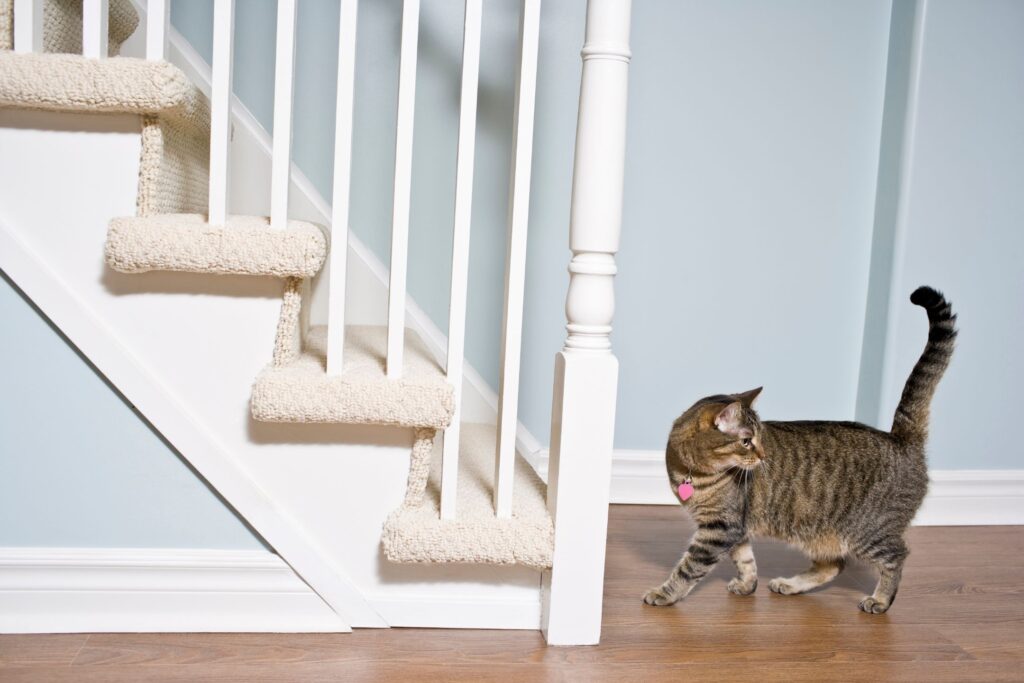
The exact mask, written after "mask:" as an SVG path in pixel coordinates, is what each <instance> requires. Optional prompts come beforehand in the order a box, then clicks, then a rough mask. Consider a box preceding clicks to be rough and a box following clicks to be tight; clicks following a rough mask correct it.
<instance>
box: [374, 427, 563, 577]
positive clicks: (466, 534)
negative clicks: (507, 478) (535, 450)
mask: <svg viewBox="0 0 1024 683" xmlns="http://www.w3.org/2000/svg"><path fill="white" fill-rule="evenodd" d="M495 436H496V429H495V427H493V426H491V425H479V424H463V425H462V430H461V439H460V441H459V486H458V495H457V498H456V507H457V511H456V515H455V518H454V519H450V520H445V519H441V515H440V509H441V501H440V498H441V496H440V492H441V453H440V448H439V447H436V446H435V448H434V452H433V453H428V454H426V455H418V454H417V453H416V452H415V451H414V452H413V458H414V459H416V458H417V457H426V458H429V461H430V467H429V477H427V478H426V481H425V482H424V486H423V487H422V489H419V490H418V487H417V486H416V482H415V481H414V477H413V476H412V475H410V481H409V488H410V495H407V496H406V501H405V503H404V504H403V505H402V507H400V508H399V509H398V510H395V511H394V512H393V513H391V515H390V516H389V517H388V519H387V521H386V522H385V523H384V533H383V535H382V538H381V541H382V543H383V546H384V555H385V556H386V557H387V558H388V560H390V561H392V562H401V563H410V562H411V563H431V564H439V563H470V564H522V565H527V566H529V567H533V568H535V569H548V568H550V567H551V557H552V552H553V550H554V526H553V524H552V522H551V515H550V514H549V513H548V507H547V487H546V486H545V485H544V483H543V482H542V481H541V480H540V477H538V476H537V474H536V472H534V471H533V468H532V467H530V465H529V464H528V463H527V462H526V461H525V460H523V458H522V457H521V456H519V455H518V454H517V455H516V474H515V481H514V484H513V487H514V488H513V490H514V497H513V500H512V516H511V517H510V518H508V519H499V518H498V517H497V516H496V515H495V513H494V458H495V442H496V438H495ZM410 469H411V471H412V472H416V471H417V463H416V462H414V463H413V464H412V465H411V468H410Z"/></svg>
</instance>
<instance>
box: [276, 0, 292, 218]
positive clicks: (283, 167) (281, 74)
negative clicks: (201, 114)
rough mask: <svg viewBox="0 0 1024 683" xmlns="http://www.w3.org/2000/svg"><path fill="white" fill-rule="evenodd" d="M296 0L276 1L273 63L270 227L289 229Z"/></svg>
mask: <svg viewBox="0 0 1024 683" xmlns="http://www.w3.org/2000/svg"><path fill="white" fill-rule="evenodd" d="M294 65H295V0H277V54H276V56H275V59H274V142H273V150H272V152H271V167H270V227H272V228H274V229H276V230H284V229H285V228H286V227H288V189H289V187H290V186H291V182H290V180H289V177H288V172H289V171H290V170H291V167H292V159H291V157H292V99H293V98H292V94H293V85H294V82H295V66H294Z"/></svg>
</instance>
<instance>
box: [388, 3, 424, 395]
mask: <svg viewBox="0 0 1024 683" xmlns="http://www.w3.org/2000/svg"><path fill="white" fill-rule="evenodd" d="M419 23H420V0H405V2H404V4H403V5H402V56H401V63H400V66H399V69H398V123H397V126H396V128H397V131H396V136H395V139H396V140H395V195H394V204H393V208H392V212H391V280H390V282H389V284H388V360H387V375H388V378H390V379H397V378H399V377H401V376H402V353H403V351H404V349H405V276H406V271H407V270H408V267H409V201H410V199H411V197H410V195H411V190H412V133H413V115H414V110H415V105H416V46H417V43H418V39H419Z"/></svg>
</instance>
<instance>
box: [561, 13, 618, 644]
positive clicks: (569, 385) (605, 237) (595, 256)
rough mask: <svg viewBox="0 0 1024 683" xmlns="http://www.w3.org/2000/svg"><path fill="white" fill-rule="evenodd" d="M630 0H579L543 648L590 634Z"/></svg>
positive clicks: (607, 429)
mask: <svg viewBox="0 0 1024 683" xmlns="http://www.w3.org/2000/svg"><path fill="white" fill-rule="evenodd" d="M629 19H630V0H589V2H588V3H587V29H586V38H585V41H584V46H583V51H582V57H583V76H582V80H581V83H580V104H579V115H578V120H577V126H576V155H575V160H574V165H573V183H572V210H571V215H570V226H569V248H570V249H571V250H572V260H571V262H570V263H569V292H568V295H567V297H566V303H565V313H566V318H567V324H566V330H567V331H568V336H567V338H566V340H565V346H564V347H563V349H562V350H561V351H560V352H559V353H558V354H557V355H556V357H555V381H554V393H553V398H552V416H551V458H550V464H549V468H548V508H549V509H550V511H551V514H552V517H553V518H554V523H555V554H554V563H553V569H552V571H551V572H548V573H546V574H545V576H544V597H543V599H544V611H543V621H542V628H543V630H544V634H545V637H546V638H547V641H548V643H549V644H551V645H590V644H596V643H597V642H598V641H599V640H600V637H601V606H602V596H603V591H604V560H605V545H606V541H607V532H608V501H609V488H610V485H611V461H612V448H613V440H614V434H615V395H616V388H617V384H618V368H619V365H618V360H616V358H615V356H614V355H612V350H611V338H610V335H611V331H612V317H613V315H614V312H615V290H614V277H615V271H616V268H615V253H616V252H617V251H618V249H619V233H620V230H621V227H622V181H623V169H624V162H625V144H626V94H627V80H628V69H629V58H630V52H629Z"/></svg>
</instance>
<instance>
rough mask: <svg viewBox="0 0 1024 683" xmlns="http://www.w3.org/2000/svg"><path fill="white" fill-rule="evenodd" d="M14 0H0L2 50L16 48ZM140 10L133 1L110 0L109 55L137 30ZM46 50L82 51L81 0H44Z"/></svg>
mask: <svg viewBox="0 0 1024 683" xmlns="http://www.w3.org/2000/svg"><path fill="white" fill-rule="evenodd" d="M14 21H15V17H14V0H0V50H11V49H13V48H14ZM138 25H139V13H138V12H136V11H135V6H134V5H132V3H131V0H110V15H109V18H108V24H107V26H108V29H107V35H108V36H109V50H108V53H109V54H110V56H114V55H117V54H120V52H121V44H122V43H123V42H124V41H126V40H128V37H129V36H131V35H132V34H133V33H135V29H136V28H137V27H138ZM43 51H44V52H61V53H73V54H74V53H81V52H82V0H44V2H43Z"/></svg>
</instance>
